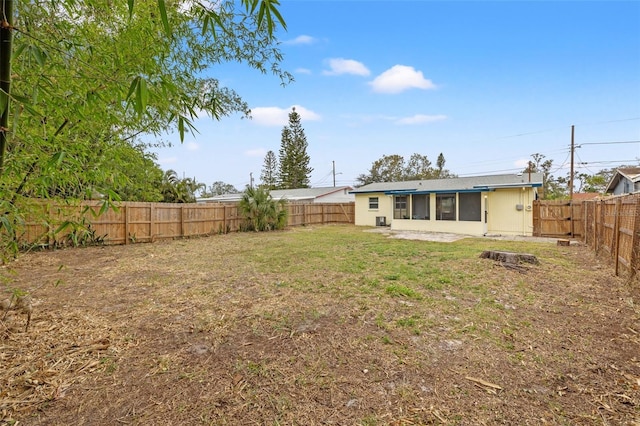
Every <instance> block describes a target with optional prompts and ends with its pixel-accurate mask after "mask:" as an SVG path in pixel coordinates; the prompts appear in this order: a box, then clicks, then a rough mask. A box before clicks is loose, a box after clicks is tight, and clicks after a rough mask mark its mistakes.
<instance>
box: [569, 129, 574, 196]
mask: <svg viewBox="0 0 640 426" xmlns="http://www.w3.org/2000/svg"><path fill="white" fill-rule="evenodd" d="M574 128H575V126H574V125H571V173H570V174H569V200H570V201H572V200H573V152H574V151H575V144H574V138H573V135H574Z"/></svg>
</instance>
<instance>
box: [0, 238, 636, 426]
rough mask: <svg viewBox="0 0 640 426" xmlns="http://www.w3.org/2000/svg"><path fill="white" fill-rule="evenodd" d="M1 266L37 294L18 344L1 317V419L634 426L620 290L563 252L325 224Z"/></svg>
mask: <svg viewBox="0 0 640 426" xmlns="http://www.w3.org/2000/svg"><path fill="white" fill-rule="evenodd" d="M488 249H493V250H505V251H517V252H527V253H532V254H534V255H536V256H537V257H538V258H539V259H540V261H541V264H540V265H539V266H531V267H528V268H529V269H528V270H527V271H526V273H520V272H518V271H514V270H509V269H506V268H503V267H501V266H499V265H497V264H495V263H494V262H493V261H491V260H486V259H479V254H480V253H481V252H482V251H483V250H488ZM0 274H1V275H2V279H3V280H5V281H4V282H7V283H10V286H11V287H19V288H23V289H25V290H29V291H31V292H32V294H33V297H34V298H35V299H36V301H37V302H39V304H38V305H37V306H36V308H35V312H34V314H33V319H32V326H31V328H30V330H29V332H28V333H24V332H22V330H23V325H24V324H23V322H22V318H21V317H20V316H19V315H17V314H13V313H12V314H10V315H9V317H8V318H7V319H6V321H4V322H3V323H1V324H0V336H1V339H2V340H0V362H1V363H2V365H3V366H7V367H6V368H4V369H0V415H1V416H2V417H0V418H2V419H3V420H2V422H4V423H6V424H10V423H11V422H15V421H19V422H20V424H34V425H35V424H95V423H102V424H120V423H122V424H158V423H163V424H215V425H224V424H264V425H278V424H279V425H284V424H288V425H293V424H296V425H297V424H304V425H314V424H340V425H410V424H531V425H537V424H544V423H547V424H594V425H596V424H598V425H599V424H634V422H640V408H639V407H640V405H639V404H640V356H639V355H638V354H640V309H639V305H640V302H638V300H639V298H640V296H639V294H638V287H637V284H636V283H633V284H628V283H625V282H623V281H622V280H619V279H616V278H614V277H612V270H611V269H610V268H609V267H608V266H607V265H601V264H600V263H599V262H598V261H597V260H596V259H595V258H594V257H593V256H592V254H591V253H590V252H589V250H588V249H586V248H583V247H579V246H572V247H557V246H555V245H553V244H548V243H547V244H545V243H531V242H521V241H518V242H516V241H494V240H488V239H465V240H461V241H458V242H454V243H439V242H427V241H412V240H399V239H390V238H386V237H385V236H384V235H381V234H376V233H369V232H363V229H362V228H356V227H351V226H324V227H307V228H296V229H291V230H288V231H285V232H274V233H264V234H258V233H240V234H228V235H220V236H215V237H211V238H202V239H193V240H180V241H173V242H164V243H156V244H138V245H130V246H118V247H92V248H85V249H69V250H61V251H56V252H42V253H32V254H28V255H25V256H23V257H21V258H20V259H19V260H18V261H17V262H15V263H13V264H11V265H9V266H8V267H5V268H3V269H0ZM55 283H62V284H60V285H59V286H57V287H54V284H55Z"/></svg>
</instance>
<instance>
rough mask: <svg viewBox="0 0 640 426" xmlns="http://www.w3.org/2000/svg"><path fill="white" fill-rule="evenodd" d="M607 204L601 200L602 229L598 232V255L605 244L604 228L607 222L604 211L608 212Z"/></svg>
mask: <svg viewBox="0 0 640 426" xmlns="http://www.w3.org/2000/svg"><path fill="white" fill-rule="evenodd" d="M606 205H607V204H606V202H605V201H604V200H600V215H599V216H600V229H599V230H598V244H597V245H596V253H597V252H598V251H599V250H600V247H602V243H603V242H604V228H605V226H604V225H605V222H604V219H605V217H604V211H605V210H606V209H605V207H606Z"/></svg>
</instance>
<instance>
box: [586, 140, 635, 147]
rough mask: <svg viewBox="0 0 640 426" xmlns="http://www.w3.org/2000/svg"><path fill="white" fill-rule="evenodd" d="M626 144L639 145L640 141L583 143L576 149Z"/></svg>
mask: <svg viewBox="0 0 640 426" xmlns="http://www.w3.org/2000/svg"><path fill="white" fill-rule="evenodd" d="M627 143H640V141H613V142H583V143H581V144H578V145H576V148H580V147H581V146H582V145H618V144H627Z"/></svg>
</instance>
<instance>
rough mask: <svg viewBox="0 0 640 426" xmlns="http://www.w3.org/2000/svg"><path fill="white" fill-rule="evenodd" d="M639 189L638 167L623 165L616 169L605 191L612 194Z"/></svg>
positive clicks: (626, 192)
mask: <svg viewBox="0 0 640 426" xmlns="http://www.w3.org/2000/svg"><path fill="white" fill-rule="evenodd" d="M639 191H640V167H624V168H621V169H618V170H616V173H615V174H614V175H613V178H611V182H609V185H607V189H606V190H605V193H607V194H613V195H622V194H631V193H634V192H639Z"/></svg>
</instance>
